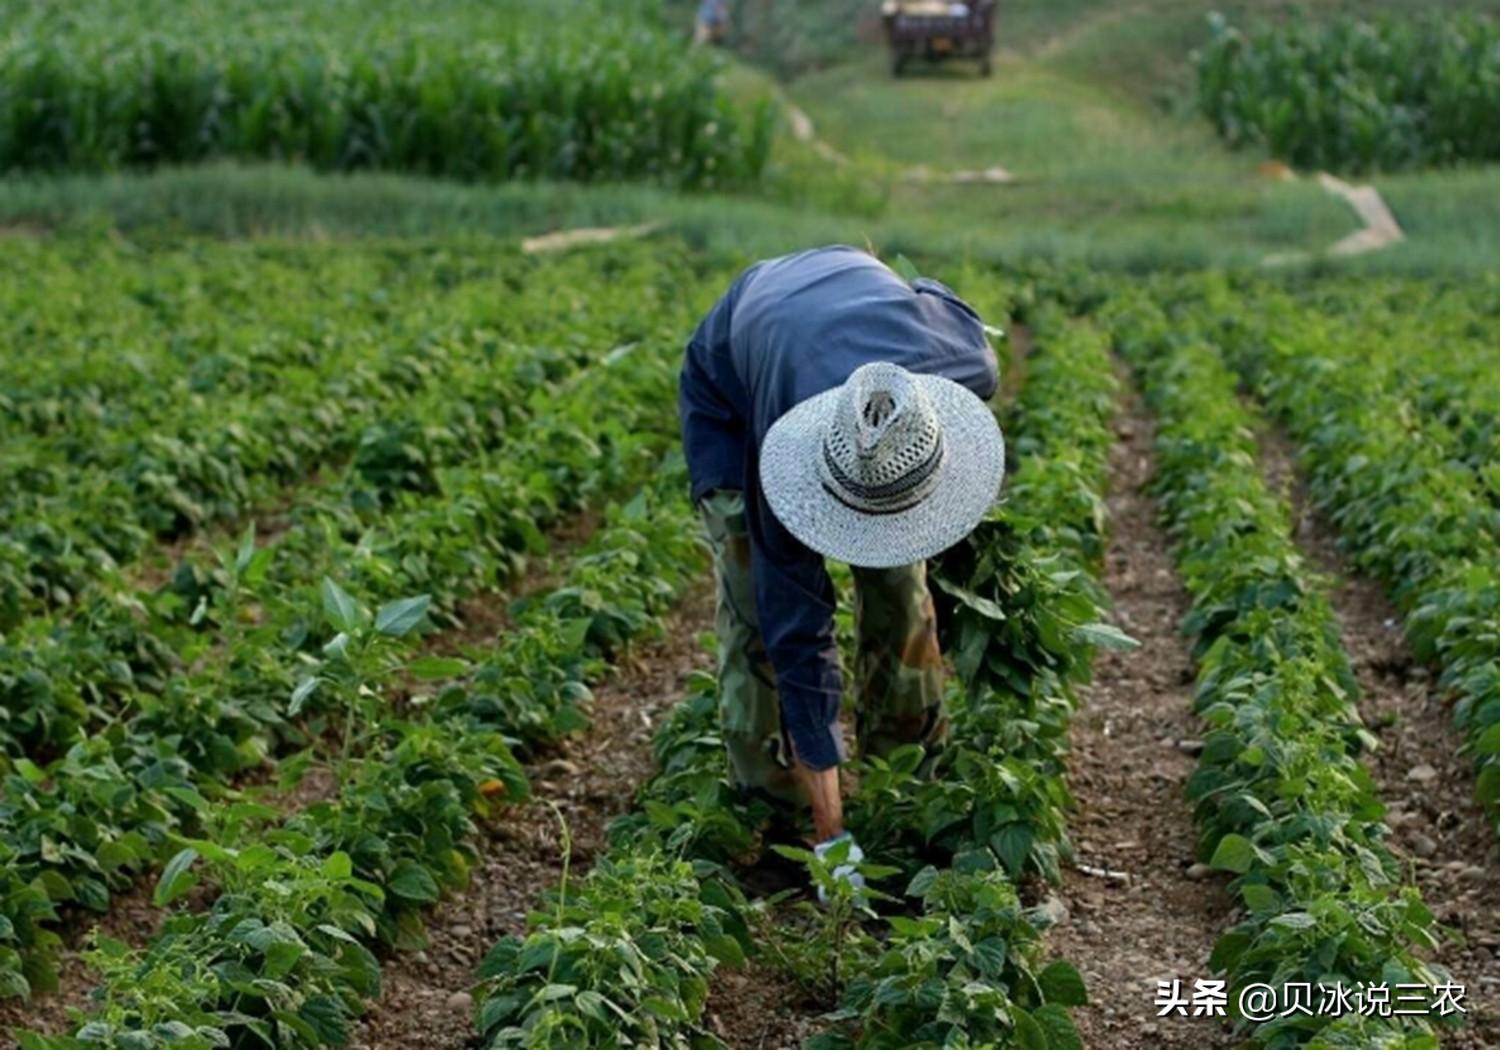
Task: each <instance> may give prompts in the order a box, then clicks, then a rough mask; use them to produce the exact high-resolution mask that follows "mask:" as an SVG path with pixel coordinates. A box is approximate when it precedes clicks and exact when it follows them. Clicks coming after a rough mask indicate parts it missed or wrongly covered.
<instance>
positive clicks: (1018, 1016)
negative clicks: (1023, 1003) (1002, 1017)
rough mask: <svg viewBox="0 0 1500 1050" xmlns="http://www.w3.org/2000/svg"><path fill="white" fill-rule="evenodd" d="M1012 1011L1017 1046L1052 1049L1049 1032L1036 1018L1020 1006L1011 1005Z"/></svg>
mask: <svg viewBox="0 0 1500 1050" xmlns="http://www.w3.org/2000/svg"><path fill="white" fill-rule="evenodd" d="M1011 1013H1012V1018H1013V1020H1014V1021H1015V1025H1016V1046H1017V1047H1018V1048H1019V1050H1051V1048H1050V1046H1049V1045H1048V1044H1049V1040H1048V1039H1047V1032H1046V1030H1045V1029H1044V1028H1042V1026H1041V1025H1040V1024H1039V1023H1038V1022H1037V1020H1036V1018H1034V1017H1032V1016H1031V1015H1030V1014H1029V1013H1027V1012H1026V1011H1025V1010H1023V1009H1021V1008H1020V1007H1019V1006H1013V1007H1011Z"/></svg>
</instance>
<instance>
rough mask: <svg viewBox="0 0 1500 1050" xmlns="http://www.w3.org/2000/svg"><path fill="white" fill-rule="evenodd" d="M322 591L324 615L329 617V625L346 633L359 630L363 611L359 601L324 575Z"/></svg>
mask: <svg viewBox="0 0 1500 1050" xmlns="http://www.w3.org/2000/svg"><path fill="white" fill-rule="evenodd" d="M322 591H323V615H324V616H326V617H327V618H328V623H329V625H330V626H331V627H333V628H334V629H335V630H338V631H342V632H344V633H345V634H348V633H351V632H353V631H355V630H357V629H358V628H359V624H360V620H361V619H362V616H361V613H362V612H363V610H362V609H361V608H360V606H359V603H358V602H356V601H355V600H354V599H353V598H352V597H350V595H349V592H348V591H346V590H344V589H343V588H342V587H340V586H339V585H338V584H336V583H334V582H333V580H332V579H330V578H329V577H327V576H324V577H323V588H322Z"/></svg>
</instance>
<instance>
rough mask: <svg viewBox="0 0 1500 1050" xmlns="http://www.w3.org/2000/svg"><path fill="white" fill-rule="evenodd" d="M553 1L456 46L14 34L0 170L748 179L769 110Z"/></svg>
mask: <svg viewBox="0 0 1500 1050" xmlns="http://www.w3.org/2000/svg"><path fill="white" fill-rule="evenodd" d="M283 6H287V7H290V6H293V5H283ZM567 6H568V7H569V8H570V10H568V11H567V12H566V13H563V12H561V11H559V12H557V13H556V15H555V16H554V17H553V18H552V19H550V20H547V21H536V22H534V23H528V27H529V28H530V29H531V30H532V31H531V32H529V33H526V34H524V35H523V34H522V33H520V32H518V31H517V29H516V28H515V26H511V27H509V28H508V29H502V30H501V31H500V32H498V33H497V32H495V29H496V28H497V27H496V26H495V25H494V23H493V20H492V19H490V20H487V21H488V24H487V25H483V26H481V25H480V24H479V23H478V22H477V21H476V22H475V24H473V25H472V29H473V32H472V33H469V34H465V33H464V32H462V20H463V19H464V18H465V17H466V16H465V14H464V13H462V12H460V13H459V14H457V15H450V16H448V17H447V18H446V19H445V18H443V17H442V16H441V15H438V16H435V17H436V18H437V20H438V21H449V22H455V21H456V22H458V23H459V24H458V25H457V26H456V27H452V28H453V30H454V31H450V32H446V33H430V32H421V31H418V32H411V31H410V30H409V20H406V21H402V20H386V22H385V24H384V25H385V27H384V28H383V29H382V28H379V27H377V26H374V25H373V24H370V23H367V22H366V20H365V19H364V18H363V16H362V15H352V16H351V21H352V24H349V25H342V26H323V27H320V28H309V27H306V26H304V27H300V28H298V27H295V26H291V27H283V26H281V25H278V24H277V23H275V22H268V21H266V20H265V19H264V18H250V19H245V20H242V21H241V23H240V24H239V25H238V26H236V25H235V24H234V23H233V22H232V21H230V22H226V21H217V22H215V23H213V24H212V26H211V28H208V27H206V26H204V25H203V24H201V19H197V18H192V17H190V18H187V19H177V18H173V19H169V20H166V21H164V22H159V23H156V24H153V25H150V26H149V27H148V26H141V30H142V31H141V32H139V33H137V34H134V35H130V34H123V35H122V34H121V33H120V32H119V31H117V30H116V31H110V30H102V31H100V32H97V33H90V32H88V31H87V30H86V27H85V28H80V29H76V30H74V31H71V32H63V33H55V34H54V33H51V32H48V31H47V28H48V27H47V24H46V22H45V20H43V21H41V22H39V23H37V24H34V25H33V24H29V23H27V22H25V21H23V22H22V23H21V26H20V28H19V29H18V30H17V31H16V32H13V33H12V34H10V35H9V36H8V37H7V39H5V40H4V41H3V42H0V83H4V84H5V85H6V90H5V92H4V94H3V95H0V169H5V170H18V169H25V170H34V169H39V170H47V171H56V170H79V169H81V170H89V171H108V170H115V169H119V168H133V167H153V166H157V165H163V164H185V163H195V162H200V161H205V160H209V159H213V158H219V157H233V158H240V159H252V158H253V159H272V160H283V161H290V162H295V163H302V164H307V165H309V166H311V167H313V168H316V169H319V170H324V171H351V170H368V169H373V170H383V171H406V172H414V173H419V174H424V175H432V176H445V177H455V178H462V179H471V180H487V181H494V180H503V179H512V178H533V179H534V178H552V179H573V180H589V179H620V178H651V179H656V180H660V181H663V182H667V183H670V184H672V185H678V186H695V187H697V186H704V187H708V186H712V187H727V186H736V185H744V184H748V183H753V182H755V181H756V180H757V179H758V178H759V176H760V174H761V172H762V170H763V168H764V166H765V163H766V160H767V155H768V152H769V147H770V137H771V127H772V114H771V110H770V108H769V106H768V104H764V103H762V104H760V105H758V106H755V107H751V108H747V107H743V106H741V105H739V104H737V103H736V102H735V101H733V100H732V99H731V98H730V97H729V96H728V95H727V94H726V93H725V92H724V91H722V90H721V89H720V87H719V84H718V75H719V67H718V64H717V62H716V61H715V60H714V59H713V58H712V57H711V56H709V55H707V54H702V53H699V54H690V53H687V52H686V51H685V50H684V49H683V47H682V43H681V41H679V40H678V39H676V38H675V37H672V36H670V35H668V34H667V33H666V32H665V31H663V30H662V29H661V28H658V27H657V26H656V25H655V24H653V22H654V20H653V19H651V18H650V17H647V16H645V15H644V14H643V13H642V11H641V10H640V9H639V8H638V9H637V10H636V12H634V14H635V17H634V18H632V17H630V14H631V13H630V12H628V11H627V12H625V13H624V14H622V13H620V12H619V11H617V10H613V9H612V8H613V5H611V4H608V3H604V2H593V0H575V2H574V3H572V4H570V5H567ZM115 9H116V11H117V13H118V16H119V18H120V19H121V21H122V22H124V23H126V24H130V23H131V22H132V21H133V20H134V19H135V18H136V17H137V16H136V15H134V14H133V13H132V12H131V11H130V10H129V7H128V5H125V4H117V5H116V6H115ZM475 10H477V8H475V7H474V6H472V5H471V6H470V8H469V11H470V12H471V13H472V12H473V11H475ZM28 29H30V30H31V31H28Z"/></svg>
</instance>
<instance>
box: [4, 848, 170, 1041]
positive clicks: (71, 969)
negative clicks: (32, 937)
mask: <svg viewBox="0 0 1500 1050" xmlns="http://www.w3.org/2000/svg"><path fill="white" fill-rule="evenodd" d="M155 886H156V877H155V876H154V875H152V876H142V877H141V878H140V879H138V880H136V882H135V883H134V884H132V885H131V886H130V887H129V888H127V889H124V890H121V891H120V892H119V893H116V894H115V895H114V896H113V897H112V899H111V901H110V907H109V911H108V912H107V913H106V914H104V915H95V914H94V913H92V912H78V913H76V914H74V915H71V916H69V917H68V918H67V920H66V922H65V924H64V926H63V927H62V928H61V929H60V930H58V933H59V934H60V935H61V936H62V939H63V949H62V951H61V953H60V955H59V958H58V990H57V991H56V992H55V993H52V994H47V995H37V996H36V997H34V998H33V999H32V1000H31V1001H30V1002H24V1001H22V1000H19V999H8V1000H4V1001H0V1032H3V1033H9V1032H11V1030H12V1029H18V1028H25V1029H31V1030H34V1031H38V1032H41V1033H43V1034H44V1035H65V1034H67V1033H68V1032H69V1031H71V1030H72V1028H73V1025H72V1018H71V1014H72V1011H75V1010H84V1009H86V1008H87V1007H88V1005H89V994H90V992H92V991H93V988H94V981H95V975H94V971H93V969H92V968H91V967H90V966H89V965H88V963H87V962H85V961H84V959H83V955H82V953H83V952H84V951H87V950H88V947H89V934H90V933H91V932H92V931H93V930H96V929H97V930H98V932H99V934H100V936H103V937H112V938H114V939H115V940H119V941H124V942H125V943H127V944H140V943H142V942H144V941H145V940H146V938H147V937H149V936H150V935H151V933H152V931H154V930H155V929H156V928H157V926H158V925H159V924H160V922H161V919H162V916H163V914H164V913H163V912H162V911H161V910H160V909H159V908H156V907H154V906H153V905H152V903H151V892H152V890H153V889H154V888H155Z"/></svg>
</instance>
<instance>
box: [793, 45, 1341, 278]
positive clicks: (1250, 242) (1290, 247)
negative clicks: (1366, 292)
mask: <svg viewBox="0 0 1500 1050" xmlns="http://www.w3.org/2000/svg"><path fill="white" fill-rule="evenodd" d="M792 94H793V96H794V97H795V98H796V99H797V100H798V101H799V103H800V104H801V105H803V107H804V108H805V109H806V110H807V111H808V112H809V113H810V114H811V116H812V118H813V120H814V122H815V123H816V124H817V126H818V128H819V131H820V134H822V135H823V136H825V137H826V138H827V139H828V140H829V141H831V142H832V143H834V144H835V145H836V146H838V148H840V149H841V150H843V151H845V152H847V153H850V154H851V155H852V156H854V157H855V158H856V160H857V161H858V162H859V163H860V164H862V165H864V166H866V167H869V168H871V169H872V170H880V171H883V172H884V173H885V175H886V177H887V178H888V179H890V180H891V189H890V211H891V212H892V213H894V214H900V215H907V216H912V215H924V216H928V217H929V218H930V220H931V221H932V222H933V223H934V224H935V225H941V224H943V223H944V222H951V221H956V220H959V219H960V218H962V221H963V222H965V223H966V224H967V225H969V226H970V227H971V229H973V231H974V234H973V235H974V236H975V238H976V239H990V238H993V239H998V240H1002V241H1007V242H1011V243H1024V244H1028V245H1032V246H1036V247H1037V248H1039V249H1041V250H1046V251H1048V253H1049V254H1059V253H1060V254H1064V255H1069V256H1077V255H1079V254H1084V255H1090V254H1093V255H1102V256H1106V257H1110V256H1113V257H1116V258H1118V257H1121V256H1126V257H1129V258H1131V259H1132V260H1141V261H1148V262H1149V261H1151V260H1152V259H1153V258H1154V261H1155V262H1157V263H1159V264H1160V265H1177V264H1179V263H1181V262H1183V261H1185V260H1193V261H1195V262H1201V263H1222V264H1230V263H1241V262H1245V261H1251V262H1254V261H1256V260H1258V259H1260V258H1263V257H1265V256H1267V255H1270V254H1274V253H1278V252H1285V251H1295V250H1303V251H1315V250H1317V249H1319V248H1321V247H1323V246H1326V245H1328V244H1330V243H1332V242H1334V241H1336V240H1338V239H1339V238H1340V237H1342V236H1344V235H1345V234H1346V233H1348V232H1350V231H1351V230H1353V229H1354V228H1355V225H1354V219H1353V217H1352V215H1351V214H1350V213H1349V212H1348V211H1347V210H1346V209H1344V208H1343V207H1341V206H1338V205H1336V204H1334V203H1333V202H1331V201H1330V200H1329V199H1328V198H1327V197H1326V195H1325V194H1323V192H1322V191H1321V190H1319V189H1317V188H1316V187H1314V186H1311V185H1308V184H1305V183H1292V184H1288V183H1283V182H1277V181H1272V180H1268V179H1265V178H1264V177H1262V176H1261V175H1260V174H1259V172H1258V161H1259V159H1260V158H1254V157H1249V156H1244V155H1235V154H1231V153H1229V152H1228V151H1227V150H1225V149H1224V148H1223V147H1222V146H1221V145H1220V144H1219V143H1218V141H1217V140H1216V139H1215V138H1214V136H1213V133H1212V131H1211V130H1210V129H1209V128H1208V127H1207V126H1205V125H1203V124H1200V123H1199V122H1197V121H1187V120H1180V119H1173V118H1170V117H1167V116H1164V115H1162V114H1161V113H1158V112H1155V111H1153V110H1151V109H1150V108H1148V107H1145V106H1142V105H1140V104H1139V103H1137V102H1135V101H1133V100H1131V99H1128V98H1120V97H1117V96H1115V95H1112V94H1110V93H1108V92H1105V91H1103V90H1101V89H1099V88H1097V87H1095V86H1093V85H1090V84H1087V83H1084V82H1081V81H1078V80H1074V79H1070V78H1068V77H1066V76H1064V75H1061V74H1059V73H1057V72H1054V71H1053V70H1052V69H1050V68H1048V67H1047V66H1046V65H1044V64H1041V63H1036V62H1031V61H1029V60H1025V59H1021V58H1017V57H1014V56H1008V57H1006V58H1005V59H1004V60H1003V61H1002V62H1001V63H1000V64H999V65H998V67H997V69H996V72H995V76H994V77H993V78H992V79H990V80H981V79H979V78H977V77H975V76H974V75H973V74H972V72H970V71H969V70H967V69H964V68H962V67H960V66H957V65H955V66H952V67H939V68H937V69H934V70H931V71H930V72H928V73H927V74H926V75H921V76H914V77H910V78H904V79H902V80H893V79H891V78H890V77H889V76H888V75H885V74H884V72H883V68H882V60H881V57H880V56H878V55H870V56H868V57H866V58H865V59H864V60H862V61H860V62H858V63H853V64H849V65H845V66H841V67H839V68H836V69H832V70H828V71H826V72H823V73H820V74H816V75H813V76H810V77H806V78H803V79H802V80H799V81H798V82H797V83H796V84H795V85H794V86H793V88H792ZM919 165H924V166H927V167H930V168H933V169H936V170H939V171H942V170H948V171H952V170H955V169H984V168H989V167H991V166H993V165H1000V166H1003V167H1005V168H1006V169H1007V170H1009V171H1010V172H1012V173H1013V174H1014V175H1015V176H1016V179H1017V182H1016V183H1015V184H1014V185H999V186H997V185H987V184H979V185H951V184H942V183H936V182H933V183H912V182H909V181H903V172H904V171H906V170H909V169H910V168H911V167H913V166H919Z"/></svg>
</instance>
